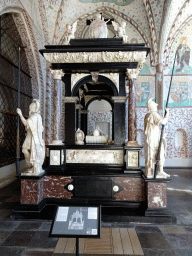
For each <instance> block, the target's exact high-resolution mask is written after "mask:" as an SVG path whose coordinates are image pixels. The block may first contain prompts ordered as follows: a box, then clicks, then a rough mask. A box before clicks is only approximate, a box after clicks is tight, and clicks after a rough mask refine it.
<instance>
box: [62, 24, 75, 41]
mask: <svg viewBox="0 0 192 256" xmlns="http://www.w3.org/2000/svg"><path fill="white" fill-rule="evenodd" d="M66 28H67V31H66V35H65V37H64V44H65V45H67V44H69V43H70V40H71V39H74V38H75V31H76V29H77V21H75V22H74V23H73V24H72V25H69V24H67V25H66Z"/></svg>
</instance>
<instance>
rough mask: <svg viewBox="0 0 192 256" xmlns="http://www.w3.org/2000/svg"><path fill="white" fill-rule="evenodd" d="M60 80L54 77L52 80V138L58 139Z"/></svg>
mask: <svg viewBox="0 0 192 256" xmlns="http://www.w3.org/2000/svg"><path fill="white" fill-rule="evenodd" d="M61 83H62V82H61V80H59V79H55V80H54V106H53V111H54V123H53V126H54V128H53V129H54V137H53V139H54V140H60V139H61V138H60V120H61V94H62V93H61V89H62V85H61Z"/></svg>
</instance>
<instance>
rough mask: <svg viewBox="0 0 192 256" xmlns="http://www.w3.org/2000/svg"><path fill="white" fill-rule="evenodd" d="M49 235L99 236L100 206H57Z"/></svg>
mask: <svg viewBox="0 0 192 256" xmlns="http://www.w3.org/2000/svg"><path fill="white" fill-rule="evenodd" d="M50 236H51V237H52V236H54V237H76V238H77V237H78V238H81V237H86V238H88V237H90V238H100V237H101V207H100V206H57V209H56V213H55V217H54V220H53V223H52V226H51V230H50Z"/></svg>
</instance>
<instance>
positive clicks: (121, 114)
mask: <svg viewBox="0 0 192 256" xmlns="http://www.w3.org/2000/svg"><path fill="white" fill-rule="evenodd" d="M113 120H114V143H115V144H125V103H124V102H123V103H120V102H114V119H113Z"/></svg>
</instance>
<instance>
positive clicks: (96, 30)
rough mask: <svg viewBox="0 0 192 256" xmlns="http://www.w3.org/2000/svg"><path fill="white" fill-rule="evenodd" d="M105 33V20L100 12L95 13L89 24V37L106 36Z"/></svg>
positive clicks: (106, 31)
mask: <svg viewBox="0 0 192 256" xmlns="http://www.w3.org/2000/svg"><path fill="white" fill-rule="evenodd" d="M107 34H108V29H107V22H105V21H104V18H102V16H101V14H100V13H97V14H96V15H95V19H94V20H93V21H92V23H91V24H90V26H89V38H107Z"/></svg>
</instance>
